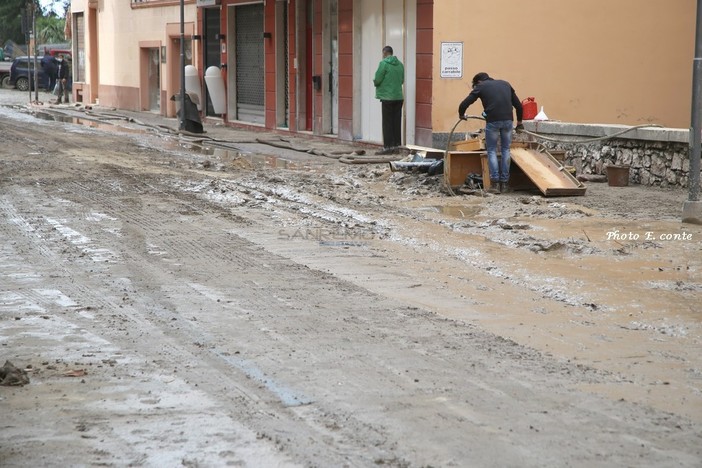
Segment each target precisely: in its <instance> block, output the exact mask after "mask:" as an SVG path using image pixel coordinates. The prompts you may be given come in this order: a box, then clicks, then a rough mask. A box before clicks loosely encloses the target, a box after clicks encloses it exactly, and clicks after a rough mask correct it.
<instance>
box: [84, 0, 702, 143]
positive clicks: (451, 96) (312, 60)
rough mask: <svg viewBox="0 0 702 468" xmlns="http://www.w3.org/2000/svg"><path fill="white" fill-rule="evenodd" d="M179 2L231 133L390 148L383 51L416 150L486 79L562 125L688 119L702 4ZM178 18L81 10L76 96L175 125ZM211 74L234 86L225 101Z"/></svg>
mask: <svg viewBox="0 0 702 468" xmlns="http://www.w3.org/2000/svg"><path fill="white" fill-rule="evenodd" d="M184 6H185V23H184V27H185V47H186V62H187V63H190V64H192V65H194V66H195V67H196V69H197V73H198V78H199V84H198V85H197V86H198V87H199V88H200V91H201V96H202V97H203V99H202V101H203V102H202V112H203V115H204V116H206V118H207V119H208V120H210V119H217V120H221V121H222V122H224V123H226V124H229V125H249V126H261V127H265V128H269V129H280V130H285V131H290V132H294V133H309V134H316V135H328V136H333V137H337V138H340V139H343V140H352V141H363V142H371V143H380V142H382V131H381V127H382V126H381V118H380V117H381V111H380V103H379V102H378V101H377V100H376V99H375V90H374V87H373V84H372V77H373V74H374V72H375V69H376V67H377V65H378V62H379V61H380V60H381V58H382V56H381V50H382V48H383V46H385V45H390V46H392V47H393V49H394V50H395V55H397V56H398V58H400V60H401V61H402V62H403V63H404V64H405V69H406V78H405V106H404V124H403V134H404V137H403V140H404V142H405V144H416V145H422V146H434V145H436V144H437V141H440V136H441V135H445V134H446V133H447V132H448V130H449V129H450V128H451V127H452V126H453V124H454V123H455V121H456V118H457V107H458V103H459V102H460V101H461V100H462V99H463V98H464V97H465V95H466V94H467V93H468V92H469V90H470V80H471V78H472V76H473V75H474V74H475V73H477V72H479V71H485V72H488V73H490V75H492V76H495V77H498V78H504V79H507V80H509V81H510V82H511V83H512V84H513V86H514V87H515V89H516V90H517V93H518V94H519V95H520V97H521V98H526V97H529V96H533V97H535V98H536V100H537V102H538V103H539V105H543V106H544V110H545V111H546V113H547V114H548V115H549V117H550V118H552V119H557V120H561V121H570V122H587V123H607V124H610V123H615V124H625V125H636V124H641V123H658V124H661V125H665V126H669V127H682V128H685V127H687V126H688V125H689V115H690V99H691V89H692V84H691V79H692V59H693V49H694V28H695V24H694V22H695V8H696V2H694V0H676V1H675V2H669V1H667V0H647V1H646V2H641V1H640V0H620V1H617V2H610V1H606V0H590V1H576V2H562V1H559V0H537V1H535V2H528V3H524V2H513V1H508V0H494V1H493V2H489V3H485V2H478V1H477V0H441V1H438V0H437V1H435V0H185V1H184ZM179 11H180V1H179V0H140V1H138V0H131V1H113V0H73V2H72V5H71V12H72V18H71V21H72V30H73V47H74V57H76V59H75V62H76V63H74V70H75V71H74V75H75V76H74V82H75V91H74V93H75V94H76V96H75V98H76V99H77V100H78V101H83V102H90V103H94V102H96V101H97V102H99V103H100V104H104V105H109V106H114V107H118V108H124V109H133V110H146V111H153V112H158V113H160V114H162V115H165V116H170V117H172V116H175V105H174V102H173V101H171V100H170V99H169V97H170V96H172V95H174V94H177V93H178V91H179V88H180V60H179V58H180V17H179ZM212 67H216V69H215V68H212ZM208 69H209V70H213V73H216V74H218V76H221V78H222V80H223V83H224V89H225V93H224V96H223V97H219V98H216V100H217V101H218V102H216V103H213V102H212V95H211V93H209V89H208V86H207V85H206V84H205V79H204V78H205V74H206V73H209V72H207V70H208ZM219 101H222V102H219ZM215 104H216V105H215ZM480 110H481V109H480V108H479V107H477V108H476V109H471V112H470V113H475V114H478V113H480ZM474 125H478V124H477V123H475V124H474Z"/></svg>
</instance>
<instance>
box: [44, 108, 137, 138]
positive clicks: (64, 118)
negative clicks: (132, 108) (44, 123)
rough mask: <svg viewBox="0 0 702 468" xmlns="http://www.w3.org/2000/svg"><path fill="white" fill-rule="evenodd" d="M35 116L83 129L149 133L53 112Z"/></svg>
mask: <svg viewBox="0 0 702 468" xmlns="http://www.w3.org/2000/svg"><path fill="white" fill-rule="evenodd" d="M33 115H34V116H35V117H36V118H38V119H41V120H50V121H54V122H62V123H69V124H74V125H81V126H83V127H89V128H96V129H99V130H107V131H110V132H124V133H147V132H146V131H145V130H143V129H139V128H130V127H123V126H120V125H115V124H112V123H106V122H101V121H99V120H93V119H84V118H81V117H72V116H70V115H64V114H55V113H52V112H41V111H39V112H34V113H33Z"/></svg>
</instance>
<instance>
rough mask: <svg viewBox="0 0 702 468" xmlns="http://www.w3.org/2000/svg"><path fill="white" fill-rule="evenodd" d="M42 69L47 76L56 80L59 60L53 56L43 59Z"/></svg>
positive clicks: (46, 56)
mask: <svg viewBox="0 0 702 468" xmlns="http://www.w3.org/2000/svg"><path fill="white" fill-rule="evenodd" d="M41 68H43V69H44V72H45V73H46V74H47V75H49V76H52V77H54V78H55V77H56V76H57V72H58V60H56V58H54V57H52V56H51V55H45V56H44V57H42V59H41Z"/></svg>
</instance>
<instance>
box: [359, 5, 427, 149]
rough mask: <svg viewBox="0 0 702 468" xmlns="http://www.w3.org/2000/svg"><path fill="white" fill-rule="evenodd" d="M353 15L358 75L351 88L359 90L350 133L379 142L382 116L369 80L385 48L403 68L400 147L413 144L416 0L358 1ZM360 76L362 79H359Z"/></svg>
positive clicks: (362, 138) (380, 139)
mask: <svg viewBox="0 0 702 468" xmlns="http://www.w3.org/2000/svg"><path fill="white" fill-rule="evenodd" d="M360 3H361V8H360V9H359V11H357V12H356V14H357V16H356V19H357V20H358V21H359V23H360V34H358V35H357V37H358V40H357V41H356V44H355V51H354V53H358V54H359V55H358V57H360V58H359V62H360V69H361V73H360V74H359V75H358V77H357V81H355V82H354V89H359V90H360V91H361V98H360V99H359V100H358V101H357V103H356V104H355V105H356V107H355V109H354V115H358V114H360V116H361V118H360V119H354V121H357V120H358V126H354V134H355V135H356V136H357V137H360V139H361V140H363V141H368V142H373V143H382V141H383V131H382V113H381V105H380V101H378V100H377V99H375V87H374V86H373V80H372V79H368V78H367V77H372V76H373V75H374V74H375V71H376V70H377V68H378V63H379V62H380V60H381V59H382V53H381V51H382V49H383V47H384V46H386V45H389V46H391V47H392V48H393V50H394V54H395V56H396V57H397V58H398V59H400V61H401V62H402V63H403V64H404V66H405V87H404V93H405V103H404V106H403V115H404V119H403V132H402V133H403V144H414V141H415V126H416V118H415V114H416V101H417V99H416V96H417V93H416V86H415V84H416V76H417V73H416V70H417V59H416V57H417V40H416V30H417V0H360ZM360 77H363V78H360Z"/></svg>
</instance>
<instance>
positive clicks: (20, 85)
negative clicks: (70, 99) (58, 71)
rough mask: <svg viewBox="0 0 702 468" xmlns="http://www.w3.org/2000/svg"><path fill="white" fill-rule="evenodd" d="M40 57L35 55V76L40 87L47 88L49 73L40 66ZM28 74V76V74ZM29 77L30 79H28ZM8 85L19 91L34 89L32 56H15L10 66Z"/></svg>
mask: <svg viewBox="0 0 702 468" xmlns="http://www.w3.org/2000/svg"><path fill="white" fill-rule="evenodd" d="M41 59H42V57H39V56H37V60H36V63H37V72H38V73H37V78H38V83H39V88H40V89H46V90H49V75H47V74H46V73H44V70H42V68H41ZM28 75H29V76H28ZM30 77H31V79H30ZM9 84H10V86H11V87H12V86H14V87H15V88H17V89H19V90H20V91H27V90H29V89H30V87H31V89H34V57H27V56H24V57H17V58H15V60H13V61H12V66H11V67H10V83H9Z"/></svg>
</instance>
